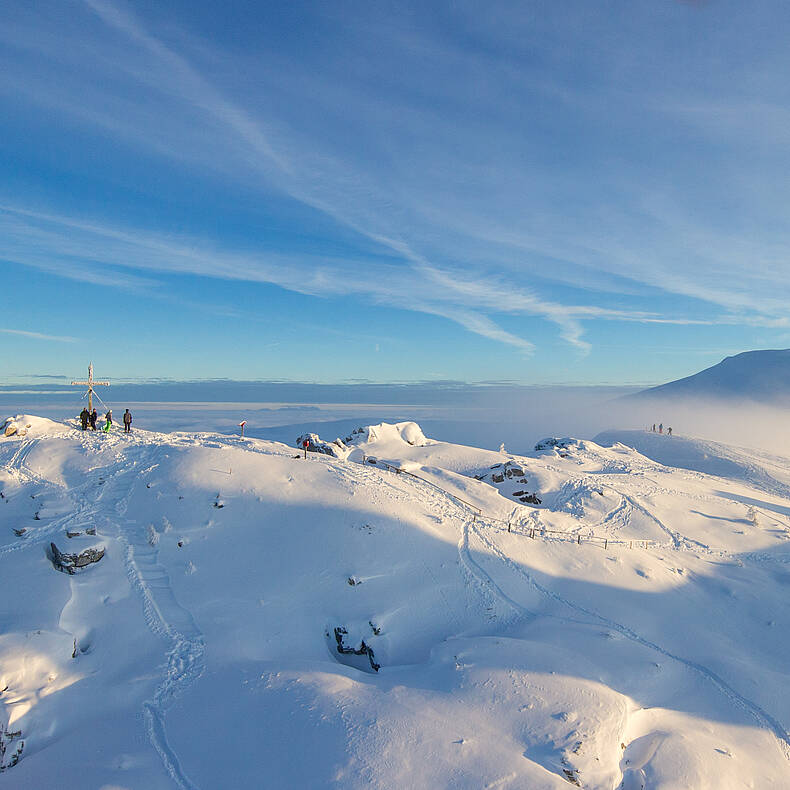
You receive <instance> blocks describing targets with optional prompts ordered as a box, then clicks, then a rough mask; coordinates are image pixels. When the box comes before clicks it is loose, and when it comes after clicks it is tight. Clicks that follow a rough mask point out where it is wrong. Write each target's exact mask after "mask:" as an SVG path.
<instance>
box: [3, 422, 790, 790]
mask: <svg viewBox="0 0 790 790" xmlns="http://www.w3.org/2000/svg"><path fill="white" fill-rule="evenodd" d="M92 438H93V437H83V441H82V444H83V446H87V447H88V449H89V450H90V452H92V453H93V454H97V455H98V454H105V453H111V452H113V451H114V450H115V449H116V448H118V447H119V446H123V447H124V449H125V456H123V457H122V456H119V457H118V461H117V463H116V464H115V465H114V466H113V465H112V464H110V465H109V466H103V467H97V468H95V469H93V470H89V472H88V473H86V476H87V479H86V481H85V482H84V484H81V485H77V486H73V487H72V488H70V489H67V488H66V487H65V486H58V485H57V484H56V483H53V482H52V481H50V480H45V479H43V478H41V477H39V476H38V475H36V474H35V473H33V472H32V471H31V470H30V469H29V467H27V465H26V460H27V458H28V456H29V454H30V452H31V451H32V450H33V448H34V447H35V446H36V444H37V443H38V441H39V440H38V439H35V438H34V439H29V438H26V439H23V440H22V441H21V443H20V446H19V448H17V449H16V450H15V452H14V454H13V456H12V457H11V459H10V460H9V461H8V462H7V463H6V464H4V466H5V468H6V469H7V470H8V472H9V473H10V474H11V475H13V476H14V477H16V479H17V481H18V482H19V483H20V484H26V483H35V484H39V485H42V486H45V487H48V488H50V489H51V488H53V487H55V488H58V489H60V490H62V491H66V492H67V494H68V496H69V498H70V499H71V500H72V502H73V505H74V509H73V510H72V511H71V512H70V513H68V514H67V515H64V516H59V517H57V518H54V519H53V520H52V521H51V522H50V523H49V524H47V525H46V526H42V527H40V528H37V529H36V530H35V532H33V533H32V534H29V535H28V536H26V537H24V538H23V539H20V540H19V541H18V542H16V543H12V544H8V545H6V546H2V547H0V556H2V555H6V554H10V553H12V552H15V551H19V550H22V549H25V548H31V547H34V546H37V545H41V544H44V543H48V542H49V540H50V539H52V538H53V536H55V535H57V534H61V535H62V534H63V530H64V529H73V530H75V531H76V530H80V531H84V529H85V527H86V526H98V527H99V528H100V530H101V531H100V532H99V533H98V537H99V538H100V537H102V536H105V537H112V538H114V539H115V540H116V541H117V543H118V544H119V545H120V546H121V547H122V548H123V550H124V564H125V568H126V573H127V576H128V578H129V580H130V582H131V584H132V585H133V587H134V589H135V590H136V591H137V592H138V593H139V595H140V597H141V599H142V606H143V613H144V618H145V622H146V624H147V626H148V628H149V629H150V631H151V632H152V633H153V634H155V635H157V636H160V637H163V638H165V639H167V640H169V641H170V643H171V647H170V649H169V651H168V652H167V654H166V667H165V674H164V678H163V680H162V682H161V683H160V685H159V686H158V687H157V688H156V690H155V691H154V693H153V695H152V697H151V699H149V700H146V701H145V702H144V703H143V712H144V718H145V722H146V730H147V736H148V739H149V741H150V743H151V744H152V746H153V748H154V749H155V750H156V752H157V754H158V755H159V757H160V759H161V761H162V764H163V766H164V768H165V770H166V771H167V773H168V775H169V776H170V777H171V779H172V780H173V782H174V783H175V785H176V786H178V787H179V788H181V790H197V785H195V784H194V782H192V780H191V779H190V778H189V777H188V776H187V775H186V774H185V772H184V770H183V769H182V768H181V765H180V761H179V758H178V755H177V754H176V753H175V752H174V750H173V749H172V747H171V746H170V744H169V743H168V739H167V733H166V727H165V718H166V711H167V709H168V707H169V706H170V704H171V703H172V702H173V700H174V699H175V698H176V697H177V696H178V695H180V694H182V693H184V691H185V690H186V689H187V688H188V687H189V686H190V685H191V684H192V683H194V682H195V680H197V678H199V677H200V675H201V674H202V672H203V671H204V667H205V644H204V639H203V635H202V633H201V632H200V630H199V629H198V628H197V626H196V624H195V622H194V620H193V618H192V616H191V614H190V613H189V612H188V611H187V610H186V609H184V608H183V607H182V606H181V605H180V604H179V603H178V601H177V600H176V598H175V595H174V593H173V590H172V587H171V584H170V579H169V577H168V574H167V571H166V570H165V568H164V567H163V566H162V565H161V564H160V563H159V562H158V549H157V547H156V546H153V545H151V544H150V543H149V541H148V535H147V532H146V525H145V524H140V523H137V522H135V521H133V520H130V519H128V518H127V517H126V516H127V511H128V507H129V503H130V501H131V499H132V497H133V495H134V493H135V490H136V487H137V484H138V483H139V482H141V481H142V476H143V475H144V474H145V472H150V471H152V470H153V469H155V468H156V466H157V457H156V456H157V453H158V452H159V451H160V450H161V445H160V444H159V443H158V442H157V441H156V440H155V439H153V438H145V437H140V438H139V439H138V438H135V436H134V434H133V435H132V437H131V438H126V437H125V438H124V439H123V440H122V439H121V438H120V436H112V435H110V436H109V437H103V443H102V445H101V447H100V450H97V449H96V445H95V442H92V441H91V439H92ZM213 438H214V437H212V439H213ZM173 444H174V445H176V446H179V445H182V446H183V445H186V446H191V445H199V444H205V442H201V441H200V438H199V437H197V436H195V437H192V436H178V437H174V441H173ZM212 446H214V445H212ZM216 446H218V447H220V446H226V447H234V448H239V449H244V450H247V451H250V452H256V453H260V454H263V455H268V456H273V457H284V458H285V457H293V453H294V451H292V450H290V449H289V448H285V447H284V448H283V449H282V450H279V448H278V449H269V448H266V447H256V446H254V445H251V444H250V443H249V442H244V443H243V444H242V443H240V442H239V440H238V439H234V438H233V437H217V442H216ZM732 458H737V459H738V461H739V463H741V464H742V465H744V466H747V467H748V468H747V473H746V477H745V478H744V482H746V483H748V484H749V485H753V486H758V485H759V486H761V487H762V490H763V491H765V490H770V492H771V493H775V494H776V495H777V496H783V497H790V487H788V486H786V485H784V484H782V483H780V482H778V481H777V480H775V479H774V478H773V477H771V476H770V475H768V474H767V473H766V472H765V470H762V469H760V468H758V467H756V466H754V465H753V464H752V465H751V466H748V464H746V463H745V462H744V460H743V459H742V458H740V457H738V456H736V455H735V454H733V455H732ZM309 462H313V463H315V462H318V463H322V464H324V465H325V467H326V468H327V470H328V471H330V472H331V473H333V474H334V475H335V476H336V477H337V478H338V479H339V480H341V481H342V482H343V483H344V484H345V486H346V488H347V490H349V491H351V492H353V491H354V489H356V488H357V487H359V486H360V485H362V486H365V487H367V488H368V489H369V490H371V493H372V498H373V501H375V500H376V494H375V489H379V490H380V491H386V495H387V496H388V497H391V498H394V499H395V500H397V501H401V502H403V501H411V500H412V497H411V496H409V495H408V494H407V489H411V490H412V491H417V492H418V494H419V500H420V501H421V503H422V504H423V506H424V507H425V508H426V510H432V511H434V512H438V513H440V514H441V515H442V516H443V517H447V520H448V521H450V523H452V521H455V522H456V523H455V524H453V525H452V526H453V528H454V529H456V530H458V527H459V525H460V534H459V535H458V540H457V552H458V560H459V564H460V566H461V569H462V573H463V574H464V575H465V576H466V578H467V579H468V583H469V584H470V585H471V587H472V589H473V590H474V591H475V593H476V595H477V596H479V597H480V598H481V600H482V608H483V609H484V610H485V611H486V612H489V613H490V612H491V611H492V609H493V607H492V606H490V605H489V604H490V603H492V601H494V602H495V601H499V602H501V609H500V612H499V613H495V614H494V615H493V616H495V617H497V619H498V620H499V626H500V627H501V628H506V627H509V626H511V625H512V624H513V623H515V622H518V621H521V620H526V619H534V618H535V617H537V616H538V615H537V614H536V612H534V611H532V610H530V609H529V608H527V607H525V606H523V605H522V604H520V603H519V602H518V601H517V600H516V599H514V598H513V597H512V596H511V595H509V594H508V593H506V592H505V591H504V589H503V588H502V586H501V584H500V582H499V581H497V576H499V575H500V574H502V573H504V574H506V575H509V576H511V577H512V576H513V575H515V576H516V577H518V578H520V579H522V580H524V581H525V582H527V584H528V585H529V586H530V588H532V589H534V590H535V591H537V592H538V593H540V594H541V595H542V596H544V597H545V598H547V599H549V600H551V601H553V602H555V603H558V604H560V605H561V606H563V607H565V608H566V609H568V610H570V611H572V612H574V613H575V614H576V615H581V616H582V618H583V622H587V623H600V624H603V625H605V626H606V627H607V628H609V629H611V630H612V631H615V632H617V633H619V634H620V635H621V636H623V637H625V638H627V639H629V640H630V641H632V642H634V643H636V644H639V645H641V646H642V647H645V648H647V649H649V650H651V651H653V652H656V653H658V654H660V655H662V656H664V657H665V658H668V659H670V660H672V661H674V662H677V663H679V664H681V665H682V666H684V667H686V668H687V669H689V670H691V671H692V672H694V673H696V674H697V675H698V676H700V677H701V678H703V679H704V680H705V681H707V682H708V683H710V684H711V685H712V686H713V687H714V688H715V689H716V690H717V691H718V692H719V693H720V694H722V695H723V696H724V697H726V698H727V699H728V700H729V701H730V703H731V704H732V705H734V706H736V707H738V708H740V709H741V710H743V711H745V712H747V713H748V714H749V715H750V716H751V717H752V718H753V719H754V720H755V721H756V722H757V723H758V724H759V726H760V727H761V728H763V729H766V730H768V731H770V732H771V733H772V734H773V735H774V737H775V739H776V742H777V745H778V748H779V749H780V750H781V752H782V754H783V756H784V757H785V759H787V760H790V733H788V731H787V730H786V729H785V728H784V726H783V725H782V724H781V723H780V722H779V721H778V720H777V719H775V718H774V717H773V716H772V715H771V714H770V713H768V712H767V711H765V710H764V709H763V708H761V707H760V706H759V705H758V704H757V703H755V702H754V701H752V700H750V699H748V698H747V697H745V696H744V695H742V694H741V693H739V692H738V691H737V690H735V689H734V688H733V687H732V686H731V685H729V684H728V683H727V682H726V681H725V680H724V679H723V678H722V677H721V676H719V675H718V674H717V673H716V672H715V671H713V670H712V669H710V668H709V667H706V666H705V665H703V664H700V663H698V662H695V661H693V660H691V659H688V658H684V657H683V656H681V655H679V654H677V653H674V652H672V650H671V649H668V648H665V647H663V646H662V645H660V644H658V643H656V642H653V641H651V640H650V639H648V638H646V637H644V636H642V635H641V634H640V633H638V632H637V631H635V630H634V629H632V628H631V627H630V626H628V625H626V624H624V623H621V622H618V621H616V620H614V619H612V618H610V617H608V616H607V615H606V614H604V613H602V612H600V611H597V610H595V609H593V608H590V607H588V606H586V605H584V604H582V603H578V602H576V601H574V600H571V599H570V598H566V597H565V596H563V595H562V594H560V593H558V592H556V591H555V590H553V589H551V588H549V587H547V586H545V585H544V584H541V583H540V582H539V581H538V580H537V578H536V577H535V576H534V575H533V574H532V573H530V571H529V570H528V569H527V568H525V567H524V566H523V565H522V564H520V563H519V562H517V561H516V560H514V559H513V558H512V557H510V556H509V555H508V554H507V552H506V551H505V550H504V549H503V548H502V547H501V546H500V545H499V544H498V542H497V539H496V535H497V534H498V533H501V532H503V530H502V529H500V528H499V527H497V526H496V525H494V524H493V523H491V522H487V520H486V518H485V517H484V516H483V517H481V516H479V515H478V516H474V515H473V514H472V511H471V509H470V508H469V507H467V506H466V505H464V504H463V503H461V502H459V501H458V500H457V499H456V498H455V497H454V496H453V494H452V493H450V492H449V491H446V490H445V489H443V488H442V487H441V486H438V485H437V484H436V483H433V482H432V481H427V480H423V479H421V478H414V477H411V476H409V475H397V474H395V473H394V472H390V471H385V470H384V469H382V468H376V467H369V466H367V465H365V464H361V463H355V462H349V461H345V460H337V459H334V458H330V457H322V456H315V457H311V459H310V461H308V463H309ZM607 463H608V460H607ZM610 465H611V464H610ZM544 466H545V468H547V469H548V468H552V467H551V466H550V465H549V464H544ZM657 468H658V471H659V472H660V471H661V469H662V468H663V467H661V466H660V465H648V464H642V465H635V468H634V469H633V470H632V471H631V475H630V479H632V480H633V479H634V478H635V477H641V479H643V480H645V481H646V482H647V483H649V484H650V485H651V486H652V488H650V490H648V491H644V490H643V491H640V492H639V494H638V496H639V497H648V498H650V497H654V496H656V495H662V496H665V495H667V494H675V495H678V496H683V497H688V498H691V499H699V500H704V501H709V500H710V501H721V500H726V501H730V502H732V503H734V504H737V505H740V506H742V507H745V508H747V506H746V505H744V503H742V502H739V501H738V500H736V499H734V498H733V499H729V498H728V497H727V495H726V493H725V492H722V496H721V497H719V498H718V500H717V499H716V498H715V497H711V496H704V495H698V494H692V493H689V492H683V491H674V492H673V491H671V489H669V488H667V487H665V486H664V485H662V484H661V483H659V482H658V481H657V480H655V479H653V478H651V477H648V475H647V473H648V472H650V473H655V472H656V470H657ZM557 471H558V472H560V471H563V473H564V474H567V470H559V469H557ZM667 471H668V472H671V471H672V470H670V469H668V468H667ZM589 474H590V473H589V472H587V473H584V474H581V475H579V477H578V478H576V479H575V480H571V481H569V483H570V484H566V486H565V488H564V489H563V490H566V489H567V491H568V492H570V493H571V495H572V494H573V492H574V491H576V490H578V489H580V488H583V487H584V486H585V484H586V483H585V481H586V479H588V476H589ZM598 474H601V476H604V477H606V478H607V486H608V487H609V488H610V489H611V490H612V491H613V492H614V493H616V494H617V496H618V497H619V502H618V504H617V505H616V506H615V507H613V508H612V509H611V510H609V512H607V513H606V514H605V515H604V516H603V517H602V518H601V519H600V521H599V522H598V523H597V524H595V525H592V526H593V528H595V527H598V528H605V529H606V531H607V532H608V533H609V534H614V533H615V532H618V531H620V530H622V529H624V528H626V527H628V526H629V524H630V523H631V519H632V516H633V514H634V513H639V514H641V515H643V516H644V517H646V518H647V519H649V520H651V521H652V522H653V523H655V524H656V525H657V526H658V528H659V529H660V530H661V531H662V532H663V533H664V534H666V535H667V536H668V537H669V539H670V541H671V543H666V544H664V543H662V544H658V547H659V548H661V549H663V550H670V549H671V550H675V551H680V552H683V551H692V552H694V553H696V554H707V555H716V556H726V557H731V556H732V555H730V554H729V553H728V552H725V551H717V550H714V549H711V547H709V546H707V545H705V544H704V543H701V542H700V541H697V540H694V539H692V538H690V537H688V536H686V535H683V534H682V533H680V532H678V531H676V530H674V529H672V528H671V527H669V526H668V525H666V524H664V523H663V522H662V521H661V520H660V519H659V518H658V517H657V516H656V515H655V514H654V513H652V512H651V511H650V509H649V508H648V507H647V506H645V505H643V504H641V503H640V502H639V501H638V500H637V499H636V498H635V496H634V494H633V492H632V493H629V494H626V493H623V492H622V491H619V490H618V489H617V486H616V484H615V483H616V479H617V478H618V477H622V473H614V472H610V471H602V472H600V473H598ZM689 476H690V477H691V478H696V477H699V478H702V477H703V476H702V475H701V474H699V473H695V472H691V473H690V474H689ZM99 479H103V485H102V486H99ZM758 481H759V482H758ZM97 489H98V491H97ZM103 500H106V501H107V502H108V504H107V506H105V507H102V502H103ZM528 510H529V511H530V513H529V518H531V519H533V520H534V521H535V522H536V524H539V523H540V512H541V510H540V509H538V508H535V509H528ZM754 511H755V512H759V513H761V514H762V515H763V516H765V517H766V518H770V519H771V520H773V521H775V522H776V523H777V524H784V526H785V527H786V528H788V529H790V525H788V523H787V522H786V521H785V520H784V519H782V518H780V517H779V516H778V515H777V514H775V513H773V512H771V513H770V514H766V513H764V512H763V511H762V510H760V509H759V508H754ZM443 520H444V519H443ZM586 526H587V525H585V527H586ZM105 530H106V531H105ZM113 532H114V534H112V533H113ZM569 534H572V533H571V532H569ZM473 539H474V540H475V541H477V542H479V544H480V545H481V546H482V548H483V550H484V551H485V552H486V556H487V557H491V558H494V557H495V558H496V559H498V560H499V564H498V565H496V567H495V568H493V569H490V570H486V568H484V567H483V566H482V565H481V564H480V563H479V562H478V561H477V560H476V559H475V557H474V556H473V549H472V540H473ZM741 556H742V559H746V560H751V561H754V562H767V561H772V562H779V563H788V562H790V556H788V557H787V558H786V559H785V558H783V557H776V556H773V555H768V554H764V553H761V552H750V553H747V554H744V555H741ZM426 570H428V569H427V566H426ZM443 600H444V602H445V605H446V606H447V610H448V612H449V613H450V615H451V616H452V618H453V620H455V622H456V623H458V620H457V617H456V616H455V614H454V610H453V606H451V604H450V602H448V601H447V600H446V598H444V597H443ZM503 610H505V611H507V612H508V614H502V611H503ZM490 616H491V615H490ZM547 616H549V617H556V616H557V615H547Z"/></svg>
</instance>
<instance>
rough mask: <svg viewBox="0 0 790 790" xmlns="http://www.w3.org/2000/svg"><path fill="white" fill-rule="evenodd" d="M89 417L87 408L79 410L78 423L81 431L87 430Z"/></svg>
mask: <svg viewBox="0 0 790 790" xmlns="http://www.w3.org/2000/svg"><path fill="white" fill-rule="evenodd" d="M89 417H90V415H89V414H88V410H87V409H83V410H82V411H81V412H80V424H81V425H82V430H83V431H87V430H88V418H89Z"/></svg>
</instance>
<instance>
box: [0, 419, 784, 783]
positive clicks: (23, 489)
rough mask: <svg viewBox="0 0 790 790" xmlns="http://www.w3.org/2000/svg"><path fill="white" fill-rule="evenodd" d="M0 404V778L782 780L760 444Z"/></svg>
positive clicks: (769, 532)
mask: <svg viewBox="0 0 790 790" xmlns="http://www.w3.org/2000/svg"><path fill="white" fill-rule="evenodd" d="M16 428H17V431H16V433H14V434H13V435H11V436H8V437H3V438H0V464H1V466H0V518H2V525H3V528H2V530H0V574H1V575H0V578H2V579H3V582H4V584H3V593H4V606H3V607H2V608H0V624H2V628H0V730H1V731H2V735H0V743H1V744H2V746H1V747H0V766H2V769H3V770H2V772H0V785H2V784H3V783H5V784H6V785H7V786H8V787H14V788H42V787H53V786H61V785H63V786H69V787H73V788H147V789H150V790H159V789H160V788H162V789H163V788H241V787H271V788H286V787H287V788H290V787H309V788H331V787H338V788H339V787H343V788H363V787H365V788H367V787H380V788H398V789H400V788H407V787H408V788H444V787H453V788H474V789H475V790H477V789H478V788H483V787H491V788H493V787H497V788H531V789H532V788H557V789H558V788H565V787H568V786H569V784H570V785H572V786H574V785H575V786H579V787H584V788H589V789H591V790H592V789H593V788H597V789H600V790H613V788H623V789H624V790H634V788H645V787H650V788H651V789H656V788H665V789H667V788H681V787H682V788H694V789H695V790H703V789H704V788H711V789H713V788H715V789H716V790H723V789H726V788H741V787H755V788H767V787H777V788H778V787H784V786H787V785H788V781H789V779H788V777H790V733H788V725H790V684H788V675H787V666H788V665H787V654H788V648H790V636H788V634H790V610H788V607H787V605H786V599H787V589H788V584H789V583H790V573H789V572H788V570H787V568H788V563H790V545H789V543H788V541H790V461H788V460H787V459H783V458H776V457H771V456H767V455H765V454H761V453H756V452H752V451H743V450H738V449H735V448H730V447H725V446H722V445H718V444H715V443H713V442H700V441H695V440H692V439H684V438H682V437H677V436H673V437H667V436H658V435H653V434H643V433H640V432H632V433H628V432H615V433H609V434H607V435H602V436H600V437H598V439H597V440H596V442H591V441H579V440H574V439H561V440H552V441H546V442H542V443H541V444H540V445H539V447H540V449H537V450H536V451H535V452H533V453H531V454H529V455H527V456H513V455H509V454H507V453H504V452H503V453H498V452H491V451H487V450H480V449H476V448H473V447H463V446H459V445H452V444H447V443H443V442H438V441H435V440H432V439H429V438H426V437H425V436H424V434H423V432H422V431H421V430H420V428H419V427H418V426H417V425H416V424H414V423H400V424H397V425H387V424H382V425H378V426H370V427H366V428H362V429H361V430H359V431H357V432H355V433H352V434H350V435H349V436H346V437H341V439H340V441H337V442H327V441H323V440H321V439H319V438H318V437H309V438H308V446H309V447H312V449H313V450H315V451H314V452H308V453H307V457H306V458H305V457H304V453H303V451H302V450H301V449H298V448H296V447H289V446H287V445H285V444H280V443H276V442H267V441H263V440H260V439H240V438H238V437H229V436H224V435H221V434H208V433H203V434H194V433H191V434H187V433H179V434H162V433H153V432H146V431H135V432H134V433H132V434H131V435H129V436H125V435H124V434H123V433H110V434H108V435H104V434H99V433H82V432H80V431H78V430H77V429H76V427H75V426H74V425H69V424H64V423H57V422H53V421H50V420H45V419H42V418H35V417H25V416H22V417H20V418H18V419H17V420H16ZM20 434H24V435H20ZM324 438H325V439H326V438H327V437H324ZM294 439H296V437H294ZM321 447H325V448H326V450H325V451H324V452H320V451H318V450H319V449H320V448H321ZM332 448H334V449H332ZM633 448H637V449H633ZM327 450H328V451H327ZM91 550H92V551H93V553H90V551H91ZM102 551H103V552H104V553H103V555H102V556H101V558H100V559H98V561H95V562H93V561H91V560H95V559H97V558H98V557H99V555H100V554H101V553H102ZM80 566H81V567H80ZM70 571H73V572H70Z"/></svg>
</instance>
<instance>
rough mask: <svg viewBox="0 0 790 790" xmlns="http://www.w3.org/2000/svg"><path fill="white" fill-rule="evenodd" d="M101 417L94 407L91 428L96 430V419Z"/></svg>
mask: <svg viewBox="0 0 790 790" xmlns="http://www.w3.org/2000/svg"><path fill="white" fill-rule="evenodd" d="M98 419H99V412H97V411H96V409H94V410H93V411H92V412H91V414H90V421H91V430H92V431H95V430H96V421H97V420H98Z"/></svg>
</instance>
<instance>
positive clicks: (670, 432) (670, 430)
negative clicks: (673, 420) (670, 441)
mask: <svg viewBox="0 0 790 790" xmlns="http://www.w3.org/2000/svg"><path fill="white" fill-rule="evenodd" d="M667 434H669V436H672V428H671V427H669V428H667Z"/></svg>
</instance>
